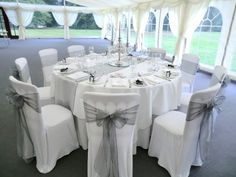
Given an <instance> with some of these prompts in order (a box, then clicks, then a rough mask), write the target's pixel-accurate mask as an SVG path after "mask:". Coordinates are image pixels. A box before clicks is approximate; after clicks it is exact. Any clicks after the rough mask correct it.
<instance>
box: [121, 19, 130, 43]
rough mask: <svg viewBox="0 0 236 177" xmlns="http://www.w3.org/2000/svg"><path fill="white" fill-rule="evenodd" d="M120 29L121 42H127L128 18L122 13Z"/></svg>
mask: <svg viewBox="0 0 236 177" xmlns="http://www.w3.org/2000/svg"><path fill="white" fill-rule="evenodd" d="M120 29H121V43H122V44H126V43H127V33H128V29H127V18H126V16H125V15H122V18H121V27H120Z"/></svg>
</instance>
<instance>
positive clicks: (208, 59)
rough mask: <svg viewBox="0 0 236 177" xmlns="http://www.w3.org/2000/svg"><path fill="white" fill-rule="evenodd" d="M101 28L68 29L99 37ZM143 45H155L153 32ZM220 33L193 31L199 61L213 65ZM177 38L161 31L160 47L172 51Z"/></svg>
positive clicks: (46, 34) (41, 33) (39, 33)
mask: <svg viewBox="0 0 236 177" xmlns="http://www.w3.org/2000/svg"><path fill="white" fill-rule="evenodd" d="M100 35H101V30H78V29H70V37H71V38H77V37H100ZM121 35H122V36H123V38H124V39H123V40H122V41H123V42H126V41H125V40H126V39H125V32H122V34H121ZM135 36H136V34H135V32H131V38H130V44H134V43H135ZM26 37H27V38H39V37H40V38H50V37H55V38H63V37H64V29H63V28H53V29H48V28H47V29H26ZM144 37H145V38H144V46H145V47H154V46H155V32H146V33H145V35H144ZM219 38H220V33H219V32H201V33H198V32H195V33H194V35H193V37H192V43H191V47H190V52H191V53H193V54H196V55H198V56H199V57H200V62H201V63H203V64H207V65H210V66H213V65H214V63H215V58H216V52H217V49H218V43H219ZM176 41H177V38H176V37H174V36H173V35H172V34H171V33H170V32H163V36H162V48H164V49H166V50H167V53H171V54H173V53H174V50H175V43H176ZM230 70H231V71H235V72H236V54H235V57H234V59H233V62H232V64H231V68H230Z"/></svg>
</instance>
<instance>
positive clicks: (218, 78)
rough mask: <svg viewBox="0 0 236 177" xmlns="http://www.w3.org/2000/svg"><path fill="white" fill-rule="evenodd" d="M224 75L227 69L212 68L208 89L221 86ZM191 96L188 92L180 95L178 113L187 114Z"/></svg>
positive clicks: (222, 67)
mask: <svg viewBox="0 0 236 177" xmlns="http://www.w3.org/2000/svg"><path fill="white" fill-rule="evenodd" d="M226 75H227V69H226V68H225V67H224V66H220V65H216V66H215V68H214V71H213V74H212V76H211V79H210V82H209V87H211V86H213V85H215V84H217V83H221V84H222V83H223V80H224V79H225V77H226ZM191 96H192V93H188V92H184V93H182V95H181V100H180V107H179V111H181V112H184V113H187V110H188V105H189V102H190V98H191Z"/></svg>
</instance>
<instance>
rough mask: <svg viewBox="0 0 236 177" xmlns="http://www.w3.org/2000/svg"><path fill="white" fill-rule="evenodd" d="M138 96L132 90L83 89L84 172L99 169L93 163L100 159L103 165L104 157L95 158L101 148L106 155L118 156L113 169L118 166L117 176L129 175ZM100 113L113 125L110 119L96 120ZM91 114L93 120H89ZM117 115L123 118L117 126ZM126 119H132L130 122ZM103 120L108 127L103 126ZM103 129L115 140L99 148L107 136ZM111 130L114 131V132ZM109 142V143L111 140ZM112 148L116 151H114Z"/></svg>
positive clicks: (90, 173)
mask: <svg viewBox="0 0 236 177" xmlns="http://www.w3.org/2000/svg"><path fill="white" fill-rule="evenodd" d="M139 100H140V96H139V95H138V94H134V93H130V94H106V93H91V92H86V93H85V94H84V106H85V115H86V121H87V133H88V150H89V152H88V176H96V175H97V174H99V171H97V166H98V165H99V164H97V163H96V162H99V161H100V164H101V165H102V166H105V165H106V164H105V163H107V161H105V162H103V161H102V160H99V159H100V157H98V156H99V154H100V152H105V153H104V154H105V155H108V156H109V155H110V153H109V152H113V154H111V156H113V155H114V156H115V157H116V158H115V159H116V160H118V164H119V165H118V166H119V168H116V169H118V173H119V174H120V175H119V176H126V177H132V171H133V169H132V154H133V134H134V127H135V119H136V114H137V111H138V106H139ZM88 105H90V106H88ZM125 110H126V111H125ZM123 111H124V112H123ZM99 112H100V114H99ZM117 112H120V114H119V115H118V116H116V113H117ZM104 113H105V114H104ZM96 115H97V117H96ZM104 116H108V119H109V120H112V119H113V120H114V121H115V124H113V125H116V126H115V129H114V127H113V128H112V123H106V119H107V118H106V119H104V121H99V120H98V119H99V117H100V118H101V117H104ZM93 118H94V120H95V121H94V120H93V121H91V119H93ZM120 118H125V119H126V120H127V122H126V123H125V125H124V126H121V127H120V125H121V124H122V123H121V122H122V121H121V122H120V121H119V120H121V119H120ZM131 119H132V120H131ZM96 120H97V121H96ZM100 120H101V119H100ZM123 120H124V119H123ZM130 121H133V122H132V123H131V122H130ZM101 124H103V125H101ZM107 124H108V125H109V127H110V128H106V127H107V126H106V125H107ZM110 125H111V126H110ZM112 130H113V131H112ZM106 132H109V136H111V137H112V138H111V140H114V141H115V142H114V144H115V145H114V146H112V145H111V149H110V150H107V147H105V148H101V147H104V146H101V144H103V143H104V138H105V137H107V135H106ZM114 134H116V135H115V136H114ZM109 136H108V137H109ZM109 142H110V141H109ZM109 144H111V142H110V143H109ZM116 148H117V151H115V149H116ZM115 152H117V153H115ZM101 154H102V153H101ZM101 159H104V158H101ZM105 159H106V158H105ZM113 160H114V159H113ZM101 168H102V167H101ZM109 169H110V168H109ZM101 171H102V170H101ZM100 176H101V174H100Z"/></svg>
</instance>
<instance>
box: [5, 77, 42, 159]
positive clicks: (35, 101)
mask: <svg viewBox="0 0 236 177" xmlns="http://www.w3.org/2000/svg"><path fill="white" fill-rule="evenodd" d="M9 80H10V83H11V85H12V87H13V89H14V91H15V92H16V93H17V94H18V95H20V96H21V97H23V98H24V101H23V102H21V101H22V99H20V96H19V97H18V96H17V95H15V94H14V95H15V97H14V98H15V99H14V100H15V104H17V105H21V104H22V103H23V107H22V108H21V109H20V110H19V109H16V111H17V112H18V113H20V114H18V115H21V116H20V117H17V118H16V129H17V152H18V155H20V156H21V157H22V158H23V159H29V158H32V157H33V156H35V154H36V156H37V154H38V152H39V149H38V146H39V142H41V139H40V138H39V137H41V133H42V132H43V131H42V129H43V121H42V118H41V106H40V104H39V96H38V90H37V87H36V86H34V85H32V84H30V83H25V82H22V81H19V80H17V79H15V78H14V77H13V76H10V77H9ZM16 98H17V99H16Z"/></svg>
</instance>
